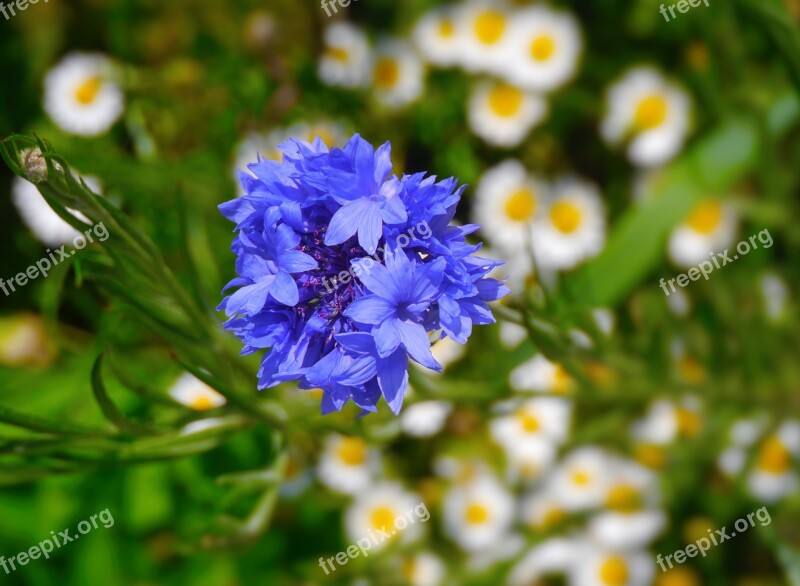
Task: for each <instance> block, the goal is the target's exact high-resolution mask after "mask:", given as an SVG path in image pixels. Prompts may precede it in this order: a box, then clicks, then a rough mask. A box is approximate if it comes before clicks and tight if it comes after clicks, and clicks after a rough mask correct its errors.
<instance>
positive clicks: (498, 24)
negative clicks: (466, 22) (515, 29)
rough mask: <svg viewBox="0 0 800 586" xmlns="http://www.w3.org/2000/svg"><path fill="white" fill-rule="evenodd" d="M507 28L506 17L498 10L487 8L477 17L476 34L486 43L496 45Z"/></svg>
mask: <svg viewBox="0 0 800 586" xmlns="http://www.w3.org/2000/svg"><path fill="white" fill-rule="evenodd" d="M505 30H506V17H505V16H503V13H502V12H498V11H496V10H485V11H484V12H481V13H480V14H479V15H478V16H477V17H476V18H475V36H476V37H478V40H479V41H480V42H481V43H483V44H484V45H494V44H495V43H497V42H498V41H499V40H500V38H501V37H502V36H503V33H504V32H505Z"/></svg>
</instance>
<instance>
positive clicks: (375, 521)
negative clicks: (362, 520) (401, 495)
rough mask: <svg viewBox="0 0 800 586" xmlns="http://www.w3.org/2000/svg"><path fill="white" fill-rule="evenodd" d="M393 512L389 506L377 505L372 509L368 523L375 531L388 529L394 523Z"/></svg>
mask: <svg viewBox="0 0 800 586" xmlns="http://www.w3.org/2000/svg"><path fill="white" fill-rule="evenodd" d="M394 518H395V514H394V511H393V510H392V509H390V508H389V507H378V508H377V509H375V510H374V511H372V515H371V516H370V523H372V528H373V529H375V530H376V531H388V530H389V529H390V528H391V527H392V525H393V524H394Z"/></svg>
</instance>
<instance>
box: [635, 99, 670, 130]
mask: <svg viewBox="0 0 800 586" xmlns="http://www.w3.org/2000/svg"><path fill="white" fill-rule="evenodd" d="M666 118H667V101H666V100H665V99H664V98H663V97H662V96H658V95H653V96H648V97H646V98H645V99H643V100H642V101H641V102H639V105H638V106H637V107H636V113H635V114H634V116H633V119H634V126H636V129H637V130H640V131H643V130H652V129H653V128H657V127H658V126H661V124H663V122H664V120H666Z"/></svg>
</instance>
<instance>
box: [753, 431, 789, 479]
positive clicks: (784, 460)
mask: <svg viewBox="0 0 800 586" xmlns="http://www.w3.org/2000/svg"><path fill="white" fill-rule="evenodd" d="M791 465H792V455H791V454H790V453H789V450H787V449H786V446H784V445H783V443H782V442H781V440H779V439H778V438H777V437H775V436H772V437H768V438H767V439H766V440H764V443H763V444H761V448H760V449H759V452H758V468H759V469H760V470H763V471H764V472H769V473H770V474H783V473H784V472H786V471H788V470H789V468H790V467H791Z"/></svg>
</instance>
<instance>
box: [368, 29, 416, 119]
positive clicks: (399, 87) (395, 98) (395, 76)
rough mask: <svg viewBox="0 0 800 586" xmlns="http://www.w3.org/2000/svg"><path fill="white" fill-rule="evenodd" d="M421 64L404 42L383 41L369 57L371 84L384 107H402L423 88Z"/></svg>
mask: <svg viewBox="0 0 800 586" xmlns="http://www.w3.org/2000/svg"><path fill="white" fill-rule="evenodd" d="M424 73H425V69H424V66H423V64H422V62H421V61H420V60H419V58H418V57H417V56H416V54H415V53H414V51H413V50H412V48H411V46H410V45H409V44H408V43H406V42H404V41H384V42H383V43H381V44H380V45H378V47H377V49H376V50H375V54H374V56H373V60H372V66H371V77H370V80H371V84H372V88H373V90H374V91H375V96H376V97H377V99H378V101H379V102H381V103H382V104H384V105H386V106H391V107H399V106H405V105H406V104H409V103H411V102H413V101H414V100H416V99H417V98H418V97H419V96H420V95H421V94H422V89H423V76H424Z"/></svg>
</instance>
